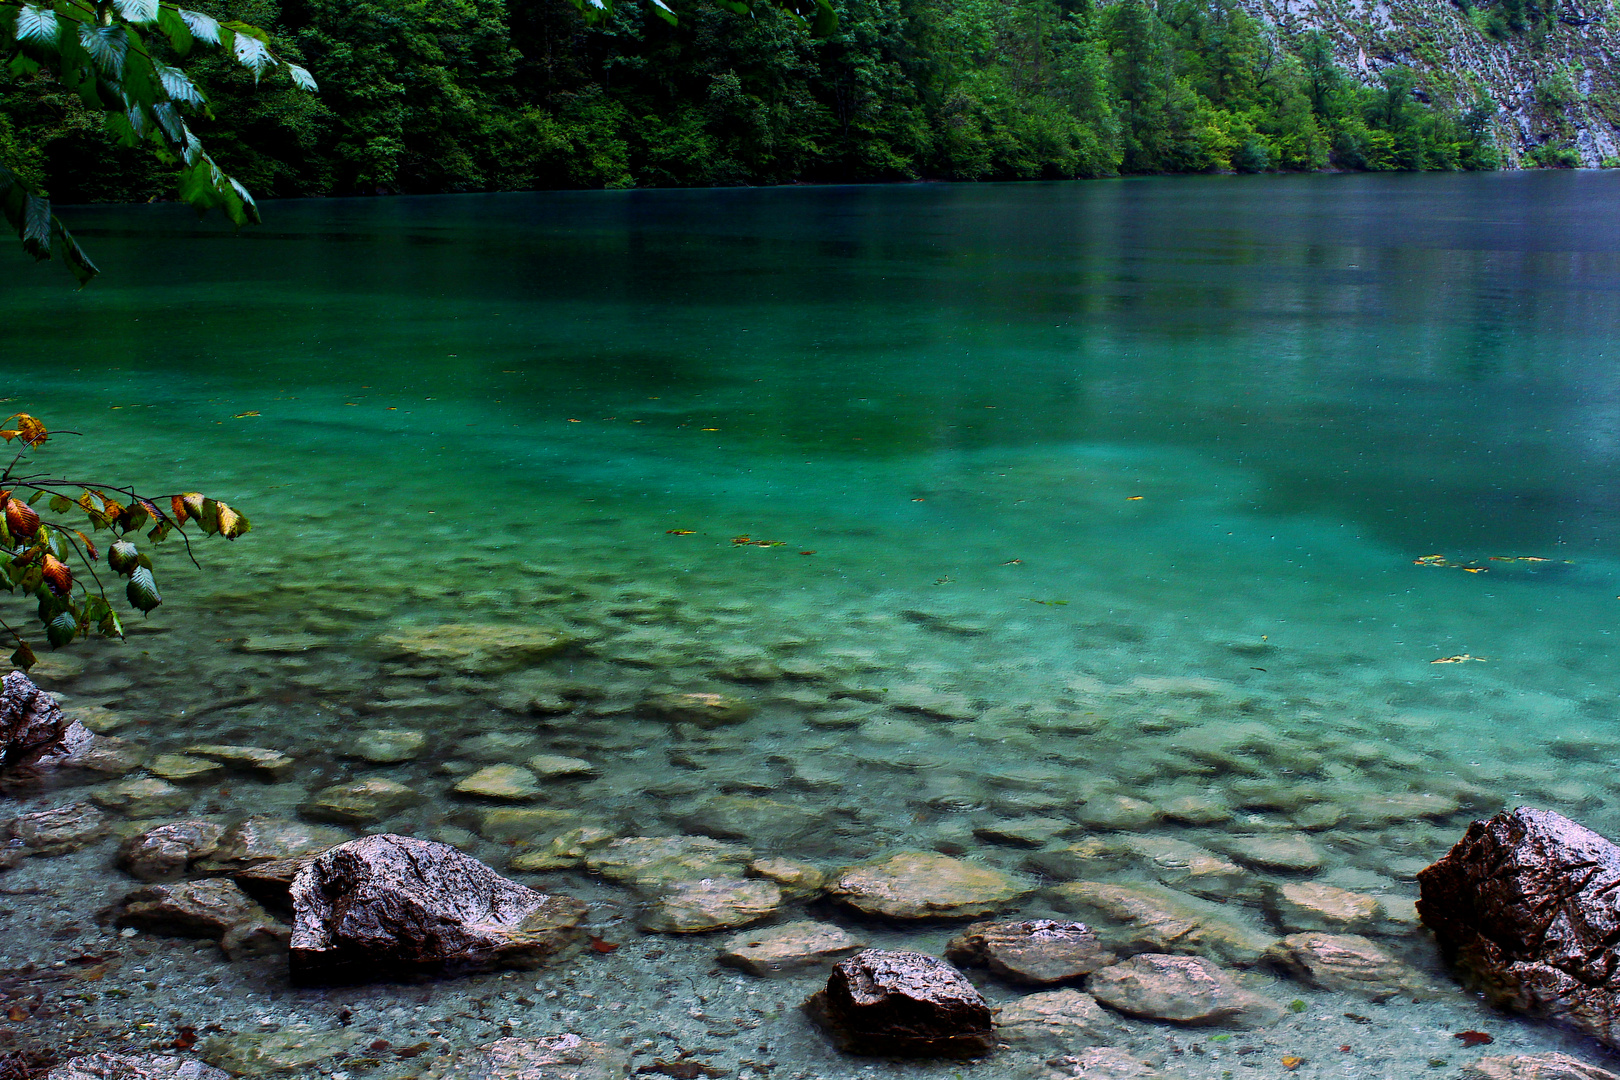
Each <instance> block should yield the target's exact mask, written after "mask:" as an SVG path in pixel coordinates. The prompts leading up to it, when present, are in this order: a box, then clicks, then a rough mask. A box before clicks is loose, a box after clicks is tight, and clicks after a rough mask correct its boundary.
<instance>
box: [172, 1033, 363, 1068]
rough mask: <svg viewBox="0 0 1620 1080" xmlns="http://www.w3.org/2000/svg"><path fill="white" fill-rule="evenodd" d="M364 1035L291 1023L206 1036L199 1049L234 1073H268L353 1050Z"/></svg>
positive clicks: (215, 1063) (308, 1065)
mask: <svg viewBox="0 0 1620 1080" xmlns="http://www.w3.org/2000/svg"><path fill="white" fill-rule="evenodd" d="M364 1038H367V1036H366V1035H365V1034H364V1033H363V1032H360V1031H332V1030H321V1029H319V1028H316V1027H312V1026H311V1025H309V1024H288V1025H287V1026H286V1027H284V1028H282V1029H281V1030H279V1031H271V1032H246V1033H242V1034H234V1035H216V1036H215V1037H213V1038H211V1039H204V1040H203V1042H202V1045H201V1046H199V1047H198V1048H197V1051H198V1053H200V1054H201V1055H202V1056H203V1058H205V1059H206V1060H207V1061H209V1062H210V1063H211V1064H214V1065H218V1066H219V1067H220V1068H222V1069H224V1070H226V1071H227V1072H229V1073H230V1074H231V1075H233V1076H265V1075H268V1074H270V1073H291V1072H293V1071H294V1070H300V1069H308V1068H309V1067H310V1066H312V1065H315V1064H316V1063H318V1062H322V1061H325V1060H327V1059H328V1058H334V1057H337V1056H338V1055H339V1054H345V1053H348V1052H350V1051H352V1050H353V1049H354V1048H355V1047H356V1046H357V1045H358V1044H359V1042H360V1040H361V1039H364Z"/></svg>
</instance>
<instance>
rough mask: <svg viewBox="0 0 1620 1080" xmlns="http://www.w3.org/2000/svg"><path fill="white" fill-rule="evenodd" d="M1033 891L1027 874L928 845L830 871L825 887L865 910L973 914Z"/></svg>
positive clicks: (893, 914) (894, 914)
mask: <svg viewBox="0 0 1620 1080" xmlns="http://www.w3.org/2000/svg"><path fill="white" fill-rule="evenodd" d="M1033 891H1034V883H1033V882H1031V881H1029V880H1028V879H1027V878H1023V877H1020V876H1014V875H1012V874H1006V873H1003V872H1001V871H1000V870H993V869H991V868H990V867H988V866H980V865H979V864H977V863H971V862H966V861H964V860H962V859H953V858H950V857H949V856H947V855H941V854H939V853H937V852H933V851H903V852H900V853H899V854H897V855H890V856H889V857H888V858H885V859H878V860H876V861H875V862H869V863H863V864H861V865H859V866H852V867H849V868H848V869H846V870H842V871H840V872H839V873H838V874H836V875H834V877H833V880H832V882H831V883H830V884H829V886H828V888H827V892H828V893H829V894H830V895H831V896H832V897H833V898H834V899H836V900H839V901H840V902H842V903H844V904H846V905H848V906H849V907H852V908H854V909H855V910H856V911H859V912H862V913H864V914H867V915H882V916H884V917H886V918H891V919H963V918H977V917H982V916H985V915H990V914H993V913H994V912H996V911H998V910H1000V909H1001V908H1004V907H1006V906H1007V905H1009V904H1011V903H1013V902H1014V901H1016V900H1019V899H1021V898H1023V897H1025V896H1028V895H1029V894H1030V893H1031V892H1033Z"/></svg>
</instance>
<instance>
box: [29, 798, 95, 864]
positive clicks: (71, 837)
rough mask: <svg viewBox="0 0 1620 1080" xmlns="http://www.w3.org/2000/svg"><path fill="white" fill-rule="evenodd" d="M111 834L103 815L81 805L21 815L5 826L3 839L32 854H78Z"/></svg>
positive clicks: (86, 805)
mask: <svg viewBox="0 0 1620 1080" xmlns="http://www.w3.org/2000/svg"><path fill="white" fill-rule="evenodd" d="M111 831H112V825H111V823H110V822H109V821H108V819H107V815H106V814H103V813H102V812H101V811H100V810H97V809H96V808H95V807H94V806H91V805H90V804H89V803H82V802H81V803H71V804H69V805H67V806H58V807H54V808H53V809H50V810H39V811H36V812H35V813H32V814H23V815H22V816H21V817H18V818H16V819H15V820H13V821H12V822H11V824H9V825H8V826H6V836H7V838H8V839H10V840H12V841H13V842H15V843H17V844H20V845H21V846H22V847H23V848H25V849H27V850H28V851H29V852H31V853H32V854H35V855H63V854H66V853H67V852H69V851H78V850H79V849H80V848H82V847H84V846H85V845H86V844H93V843H95V842H96V841H97V840H100V839H101V838H102V837H103V836H106V835H107V834H108V833H109V832H111Z"/></svg>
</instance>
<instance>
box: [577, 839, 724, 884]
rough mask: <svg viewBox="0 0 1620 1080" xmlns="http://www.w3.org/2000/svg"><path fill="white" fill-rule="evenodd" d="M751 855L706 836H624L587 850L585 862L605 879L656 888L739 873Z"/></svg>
mask: <svg viewBox="0 0 1620 1080" xmlns="http://www.w3.org/2000/svg"><path fill="white" fill-rule="evenodd" d="M753 857H754V853H753V851H752V850H750V849H748V848H745V847H742V846H741V845H738V844H727V843H724V842H722V841H720V840H711V839H709V838H708V837H706V836H626V837H622V838H620V839H618V840H614V841H613V842H612V843H610V844H608V845H607V846H605V847H602V848H599V849H598V850H596V851H593V852H591V854H590V855H588V856H587V857H586V859H585V865H586V866H587V867H588V868H589V869H591V870H593V871H594V872H596V873H598V874H601V875H602V876H603V877H605V878H607V879H608V880H609V881H616V882H618V883H619V884H621V885H628V886H630V887H631V888H634V889H642V890H648V891H656V890H659V889H664V888H667V887H668V886H670V885H673V884H675V883H676V882H680V881H698V880H701V879H703V878H706V877H741V876H742V874H743V870H744V868H745V867H746V866H747V865H748V863H749V861H750V860H752V859H753Z"/></svg>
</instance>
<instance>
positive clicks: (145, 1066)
mask: <svg viewBox="0 0 1620 1080" xmlns="http://www.w3.org/2000/svg"><path fill="white" fill-rule="evenodd" d="M230 1075H231V1074H230V1073H228V1072H225V1071H224V1070H222V1069H216V1068H214V1067H213V1066H211V1065H204V1064H203V1063H202V1062H200V1061H193V1060H191V1059H189V1058H182V1057H176V1056H173V1055H169V1054H139V1055H136V1054H85V1055H82V1056H80V1057H75V1058H70V1059H69V1060H67V1061H65V1062H63V1063H62V1064H60V1065H58V1066H56V1067H55V1068H53V1069H51V1071H50V1072H48V1073H46V1074H45V1076H44V1080H230Z"/></svg>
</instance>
